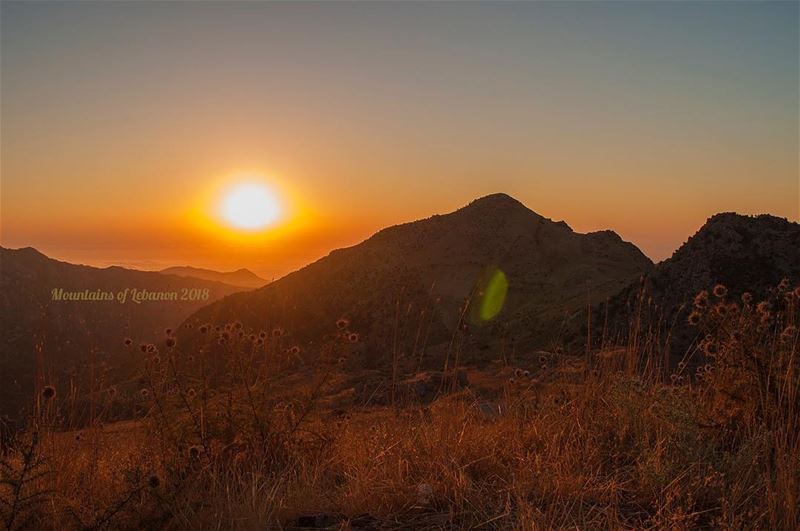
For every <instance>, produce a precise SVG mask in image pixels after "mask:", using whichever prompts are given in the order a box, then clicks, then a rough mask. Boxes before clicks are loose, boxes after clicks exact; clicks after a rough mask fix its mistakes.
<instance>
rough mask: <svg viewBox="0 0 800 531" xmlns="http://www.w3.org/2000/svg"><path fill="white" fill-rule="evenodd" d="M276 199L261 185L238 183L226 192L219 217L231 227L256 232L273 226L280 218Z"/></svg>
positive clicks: (271, 192)
mask: <svg viewBox="0 0 800 531" xmlns="http://www.w3.org/2000/svg"><path fill="white" fill-rule="evenodd" d="M281 211H282V209H281V205H280V201H278V197H277V196H276V195H275V193H274V192H273V191H272V189H270V188H269V187H268V186H267V185H265V184H262V183H239V184H235V185H233V186H231V187H230V189H228V190H227V192H226V193H225V194H224V196H223V198H222V201H221V203H220V215H221V217H222V219H223V220H224V221H225V222H226V223H227V224H228V225H230V226H231V227H234V228H236V229H240V230H246V231H257V230H260V229H264V228H266V227H269V226H271V225H274V224H275V222H277V221H278V220H279V219H280V217H281Z"/></svg>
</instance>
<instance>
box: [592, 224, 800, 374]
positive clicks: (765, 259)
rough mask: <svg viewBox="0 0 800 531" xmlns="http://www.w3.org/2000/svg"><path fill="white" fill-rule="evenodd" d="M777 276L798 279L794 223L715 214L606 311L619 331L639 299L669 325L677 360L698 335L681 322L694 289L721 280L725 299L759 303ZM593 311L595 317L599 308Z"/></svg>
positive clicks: (798, 228)
mask: <svg viewBox="0 0 800 531" xmlns="http://www.w3.org/2000/svg"><path fill="white" fill-rule="evenodd" d="M783 279H789V282H790V284H789V285H790V286H794V285H796V284H797V282H798V280H800V224H797V223H794V222H790V221H788V220H786V219H784V218H779V217H775V216H771V215H766V214H763V215H759V216H743V215H740V214H735V213H721V214H716V215H714V216H712V217H710V218H709V219H708V220H707V221H706V223H705V224H704V225H703V226H702V227H701V228H700V229H699V230H698V231H697V233H695V234H694V235H693V236H692V237H690V238H689V239H688V241H686V243H684V244H683V245H682V246H681V247H680V248H679V249H678V250H677V251H675V253H674V254H673V255H672V256H671V257H670V258H668V259H667V260H664V261H663V262H661V263H659V264H658V265H657V266H656V267H655V269H654V270H653V271H652V272H651V273H650V274H649V275H647V276H646V278H645V279H644V283H643V284H639V283H637V284H636V285H633V286H630V287H629V288H628V289H626V290H625V291H624V292H622V293H620V294H619V295H617V296H616V297H615V298H614V299H612V301H611V302H610V303H609V313H610V314H611V315H612V320H613V321H615V324H616V326H617V330H616V331H617V332H618V333H619V334H620V335H624V333H625V332H626V331H627V328H628V326H629V322H630V318H631V313H632V312H633V311H635V308H637V301H638V300H639V299H640V298H641V299H642V300H643V301H645V306H647V309H646V311H644V312H642V314H643V315H646V316H647V315H649V316H650V318H652V320H653V322H654V323H655V322H656V321H660V322H662V324H664V323H665V324H666V325H667V326H670V327H671V345H672V349H671V350H672V353H673V357H674V358H675V360H678V359H680V358H681V357H682V356H683V354H684V353H685V351H686V349H687V348H688V347H689V346H690V344H691V342H692V340H693V339H694V338H695V336H696V335H697V333H698V332H697V330H696V329H694V328H692V327H690V326H688V324H687V317H688V315H689V312H690V311H691V309H692V303H693V299H694V297H695V295H696V294H697V293H698V292H700V291H702V290H708V291H709V292H710V291H711V289H712V288H713V287H714V286H715V285H717V284H722V285H724V286H725V287H726V288H727V296H726V300H728V301H732V302H737V303H738V302H740V301H741V296H742V294H743V293H745V292H748V293H750V294H751V295H752V296H753V298H754V300H755V301H759V300H763V299H770V298H774V297H776V296H777V295H779V293H777V290H776V287H777V286H778V285H779V284H780V282H781V281H782V280H783ZM596 310H597V313H598V318H599V315H600V314H602V313H603V312H604V311H605V308H597V309H596ZM673 323H674V325H673Z"/></svg>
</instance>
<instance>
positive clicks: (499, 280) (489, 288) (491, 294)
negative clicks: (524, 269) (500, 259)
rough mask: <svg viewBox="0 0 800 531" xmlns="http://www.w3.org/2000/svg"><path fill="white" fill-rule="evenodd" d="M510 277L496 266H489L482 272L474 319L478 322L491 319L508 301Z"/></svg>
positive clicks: (477, 289) (473, 312) (477, 291)
mask: <svg viewBox="0 0 800 531" xmlns="http://www.w3.org/2000/svg"><path fill="white" fill-rule="evenodd" d="M507 294H508V279H507V278H506V274H505V273H503V271H501V270H500V269H498V268H496V267H489V268H487V269H486V270H484V272H483V274H481V277H480V279H479V280H478V284H477V286H476V300H475V302H476V303H477V304H474V305H473V307H472V308H473V311H472V312H471V316H472V321H473V322H474V323H476V324H479V323H485V322H487V321H491V320H492V319H494V318H495V317H497V314H498V313H500V311H501V310H502V309H503V306H504V305H505V302H506V295H507Z"/></svg>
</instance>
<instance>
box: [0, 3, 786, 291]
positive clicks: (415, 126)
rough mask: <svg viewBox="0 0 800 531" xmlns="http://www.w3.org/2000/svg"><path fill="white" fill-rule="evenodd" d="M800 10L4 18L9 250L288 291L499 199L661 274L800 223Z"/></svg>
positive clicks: (428, 10) (566, 8) (224, 7)
mask: <svg viewBox="0 0 800 531" xmlns="http://www.w3.org/2000/svg"><path fill="white" fill-rule="evenodd" d="M798 5H799V4H798V3H796V2H783V3H769V2H757V3H756V2H750V3H744V2H742V3H732V2H700V3H688V2H660V3H649V2H648V3H645V2H619V3H603V2H592V3H588V2H570V3H558V4H556V3H505V2H500V3H462V4H459V3H452V2H445V3H405V2H402V3H400V2H398V3H380V4H367V3H343V2H329V3H316V2H302V3H231V2H224V3H223V2H218V3H195V2H181V3H179V2H169V3H152V2H129V3H123V4H118V3H99V2H91V3H90V2H86V3H76V2H70V3H58V4H56V3H45V2H36V3H11V2H3V3H2V43H1V44H2V70H1V73H2V124H1V125H2V146H1V147H2V189H1V192H2V205H1V206H2V210H1V211H0V212H1V216H2V219H1V221H2V224H1V225H0V231H1V234H0V236H1V238H0V240H1V241H2V245H3V246H6V247H22V246H34V247H36V248H38V249H39V250H41V251H42V252H44V253H46V254H48V255H50V256H53V257H55V258H59V259H62V260H67V261H71V262H80V263H88V264H92V265H100V266H105V265H110V264H123V265H129V266H133V267H139V268H144V269H156V268H162V267H167V266H170V265H183V264H191V265H195V266H199V267H210V268H215V269H223V270H224V269H236V268H239V267H248V268H250V269H252V270H253V271H255V272H257V273H259V274H261V275H262V276H265V277H266V278H271V277H273V276H279V275H282V274H284V273H286V272H288V271H290V270H293V269H295V268H297V267H299V266H301V265H304V264H306V263H308V262H310V261H312V260H314V259H316V258H319V257H321V256H323V255H325V254H327V252H328V251H330V250H331V249H333V248H336V247H342V246H346V245H351V244H354V243H357V242H358V241H360V240H362V239H364V238H366V237H368V236H370V235H371V234H372V233H374V232H375V231H376V230H378V229H380V228H382V227H384V226H386V225H392V224H396V223H400V222H405V221H410V220H414V219H418V218H421V217H427V216H429V215H432V214H434V213H444V212H448V211H451V210H454V209H456V208H458V207H461V206H463V205H465V204H466V203H468V202H469V201H471V200H472V199H474V198H477V197H479V196H482V195H486V194H489V193H494V192H505V193H508V194H510V195H512V196H514V197H516V198H517V199H519V200H521V201H522V202H523V203H525V204H526V205H527V206H528V207H530V208H531V209H533V210H534V211H536V212H538V213H540V214H542V215H543V216H546V217H549V218H552V219H555V220H562V219H563V220H565V221H566V222H567V223H568V224H569V225H570V226H571V227H572V228H573V229H575V230H577V231H580V232H587V231H592V230H599V229H612V230H615V231H617V232H618V233H619V234H620V235H621V236H622V237H623V238H624V239H626V240H630V241H632V242H633V243H635V244H636V245H638V246H639V247H640V248H641V249H642V250H643V251H644V252H645V253H646V254H647V255H648V256H650V258H652V259H654V260H661V259H664V258H666V257H667V256H669V255H670V254H671V253H672V251H674V250H675V249H676V248H677V247H678V246H679V245H680V244H681V243H683V242H684V241H685V239H686V238H687V237H688V236H689V235H691V234H692V233H694V232H695V231H696V230H697V229H698V228H699V227H700V226H701V225H702V224H703V222H704V221H705V219H706V218H708V217H709V216H711V215H712V214H714V213H716V212H720V211H736V212H740V213H749V214H755V213H771V214H775V215H779V216H783V217H788V218H790V219H792V220H797V219H798V208H799V207H798V204H799V203H800V191H799V190H798V179H799V177H798V117H799V115H800V109H799V106H800V103H799V102H800V89H799V88H798V85H799V81H798V79H799V78H800V74H799V72H798V53H799V52H798V50H799V46H800V43H799V42H798V19H799V17H800V13H799V12H798ZM240 181H241V182H244V181H247V182H252V181H259V182H264V183H266V184H267V185H268V186H269V187H270V188H271V190H273V192H274V194H275V197H276V198H277V201H278V203H279V204H280V207H281V208H280V210H281V214H280V216H279V219H278V220H277V221H276V222H275V224H274V225H273V226H271V227H270V228H268V229H266V230H264V231H261V232H245V231H240V230H238V229H236V228H235V227H232V226H230V225H229V224H226V223H225V221H224V220H222V219H219V217H218V216H217V215H216V213H217V210H218V208H219V204H220V202H221V201H222V200H223V198H224V195H225V191H226V190H228V189H229V188H230V187H231V186H232V185H234V184H235V183H238V182H240Z"/></svg>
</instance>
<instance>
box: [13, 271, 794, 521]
mask: <svg viewBox="0 0 800 531" xmlns="http://www.w3.org/2000/svg"><path fill="white" fill-rule="evenodd" d="M701 299H703V300H700V301H699V302H698V303H697V308H696V316H695V317H692V318H691V319H692V321H693V323H695V324H696V325H697V327H698V329H699V330H701V331H702V333H701V334H700V342H699V343H698V345H697V347H698V349H703V351H704V352H705V353H706V355H707V364H706V362H705V361H706V360H705V359H704V361H703V363H693V362H694V361H699V355H700V353H699V352H694V351H693V352H691V353H690V354H689V355H688V357H687V359H686V362H685V363H682V364H681V365H680V366H679V367H678V369H677V371H676V372H675V373H674V374H673V375H671V377H670V376H667V377H666V378H658V377H655V376H653V375H652V374H651V373H648V375H647V376H645V375H643V374H642V373H641V372H638V371H635V370H633V371H631V367H636V366H642V365H643V364H642V363H631V360H630V356H631V349H630V348H620V349H616V350H615V349H611V348H606V349H604V350H603V351H602V352H596V353H593V356H594V359H595V360H597V361H596V362H595V363H594V366H595V367H597V368H596V369H594V370H592V371H588V370H584V369H585V367H584V365H583V363H584V361H583V356H581V361H577V360H576V359H572V358H569V357H565V358H564V359H562V360H561V361H560V362H559V363H553V364H552V365H551V366H550V367H548V368H545V369H537V370H536V371H534V374H533V375H530V376H527V375H524V376H522V375H519V374H517V375H515V376H513V378H514V382H513V383H509V382H508V375H509V373H510V374H513V369H509V368H504V369H502V370H500V369H498V370H494V369H488V370H486V371H484V372H482V373H480V374H476V378H475V379H476V380H480V381H482V382H492V381H494V382H498V383H497V389H496V391H497V392H496V393H495V394H494V395H493V396H492V397H491V398H488V399H487V398H486V396H479V395H478V394H477V392H476V391H474V390H470V389H462V390H460V391H454V392H450V393H448V394H445V395H442V396H440V397H439V399H438V400H436V401H435V402H433V403H431V404H428V405H423V404H417V405H413V404H412V405H408V406H405V407H365V406H361V407H358V406H353V407H351V408H348V409H347V410H345V411H339V410H334V409H332V408H331V407H330V406H329V401H328V400H327V398H326V397H327V396H328V395H329V394H330V393H332V392H333V391H332V387H333V386H334V383H335V382H337V375H340V374H341V373H342V372H343V371H342V368H341V366H340V365H341V359H342V358H343V357H345V358H346V357H347V356H348V349H349V348H351V347H350V346H349V343H347V342H338V343H337V342H336V341H335V340H334V342H333V343H331V344H330V345H327V346H326V347H325V348H324V349H322V351H321V352H319V353H315V354H314V358H313V359H312V358H311V357H310V354H308V353H303V356H306V359H303V360H302V361H303V365H302V366H299V365H298V364H299V363H300V362H297V363H295V362H293V361H292V358H293V357H295V358H296V357H298V356H293V357H292V356H290V357H285V356H283V355H284V354H286V353H287V350H286V347H287V345H282V344H281V341H280V339H281V337H280V334H279V333H277V332H276V333H275V337H274V338H270V337H271V336H272V334H268V335H269V336H270V337H267V338H265V341H264V342H265V343H266V344H265V345H264V348H251V347H246V348H245V346H244V345H246V344H248V345H251V344H253V340H252V339H250V338H248V337H245V336H247V334H244V335H243V337H242V338H239V339H237V336H238V334H237V332H236V331H237V330H238V329H237V328H236V327H237V326H239V325H235V324H232V325H230V326H229V327H228V335H227V337H228V339H227V343H226V342H223V344H222V345H217V346H221V347H223V348H224V349H225V352H226V356H227V357H226V359H227V363H228V365H227V366H225V367H224V371H222V373H221V374H224V375H225V376H224V377H220V376H219V374H214V375H212V374H211V367H205V366H204V365H203V363H202V362H201V361H200V360H194V359H191V360H188V359H186V357H185V355H184V354H182V353H180V351H179V350H178V349H177V347H176V348H174V349H168V350H167V351H165V352H163V353H156V352H150V353H148V354H146V356H145V358H144V359H145V360H146V363H145V370H144V377H143V379H142V381H141V388H142V389H146V392H144V393H142V395H141V396H140V397H139V398H138V400H139V402H138V406H137V407H139V408H140V412H141V415H140V418H138V419H137V420H134V421H129V422H126V423H115V424H110V425H107V426H103V425H102V423H101V419H95V421H94V422H92V423H90V424H89V425H88V427H86V428H84V429H82V430H80V431H76V430H70V431H65V430H64V429H63V427H62V428H61V429H56V427H57V426H58V422H59V419H60V418H64V417H65V415H63V414H62V413H59V412H58V408H57V406H56V405H55V404H56V403H57V401H58V397H55V398H51V399H49V400H44V401H43V405H42V408H41V411H40V415H39V417H38V419H37V421H36V422H35V423H33V425H32V427H31V430H30V431H28V432H27V433H26V434H23V436H21V437H20V439H19V441H20V442H19V443H18V446H17V449H18V450H21V449H24V448H25V447H26V446H25V442H26V441H29V440H30V437H31V434H32V433H38V434H39V435H40V439H41V440H40V442H39V444H37V445H35V446H36V452H35V453H36V455H37V456H38V457H39V458H41V459H43V460H44V461H43V464H42V466H43V467H45V468H46V472H45V473H44V474H43V475H41V476H39V477H37V478H35V479H33V480H32V481H26V482H24V486H23V487H21V488H20V489H18V490H19V491H21V492H20V494H19V496H17V497H18V498H24V497H25V496H30V495H32V494H37V493H42V494H41V495H40V496H37V497H35V498H30V499H28V500H27V501H26V500H24V499H23V500H22V501H21V502H19V503H15V502H14V501H13V498H14V495H13V492H12V490H13V489H12V488H13V487H14V486H15V485H20V484H19V483H14V481H15V479H14V478H15V477H17V476H15V475H14V474H18V473H19V471H20V470H21V466H22V461H21V459H20V455H21V454H20V453H19V452H18V451H15V452H12V454H11V455H10V457H9V458H8V459H7V463H8V465H7V467H6V469H7V470H6V471H4V476H3V477H4V482H5V484H6V487H9V488H6V489H5V490H4V491H0V492H2V497H3V499H4V500H5V501H4V504H3V505H2V510H3V512H2V514H3V516H4V520H5V521H6V522H11V524H12V527H15V526H18V525H22V522H24V521H26V519H27V518H31V520H29V521H28V522H29V525H31V526H33V527H36V528H40V529H54V528H61V529H72V528H75V529H83V528H90V529H99V528H115V529H116V528H131V529H132V528H160V527H166V528H172V529H195V528H212V529H263V528H264V527H265V526H271V527H275V528H293V527H302V526H307V527H315V526H316V527H322V526H328V527H331V528H335V529H338V528H344V529H347V528H364V527H368V528H369V527H371V528H387V529H390V528H416V529H426V528H427V529H448V528H458V529H461V528H480V529H551V528H582V529H665V528H669V529H691V528H709V527H713V528H722V529H754V528H760V529H787V530H788V529H796V528H798V526H799V525H800V507H799V506H798V504H800V434H799V433H798V432H799V430H798V428H799V425H798V421H800V417H799V416H798V415H799V413H798V411H799V409H798V405H800V403H799V402H798V396H799V395H798V391H800V387H799V386H800V384H799V383H798V382H799V381H800V379H799V378H798V371H797V367H796V363H797V361H796V354H797V347H798V334H797V329H796V328H795V327H796V324H797V323H796V320H797V313H798V312H797V301H798V296H797V295H796V294H793V292H792V291H790V290H789V289H788V286H784V287H783V288H782V289H779V290H777V291H776V293H775V297H774V300H773V301H772V302H771V308H770V309H769V310H767V309H766V308H765V307H764V306H763V305H762V306H761V307H759V306H757V305H755V304H754V303H752V302H751V303H738V302H731V301H727V300H726V299H725V294H723V293H722V290H721V289H720V290H718V292H717V293H716V295H715V294H713V293H712V294H709V295H707V296H701ZM721 304H724V305H726V310H719V305H721ZM759 308H760V309H759ZM223 332H224V330H221V331H220V334H222V333H223ZM343 336H344V335H343ZM247 341H250V343H247ZM261 346H262V345H258V347H261ZM617 353H621V354H620V357H621V358H622V359H621V360H620V361H619V363H615V362H614V359H615V356H616V355H617ZM295 354H296V353H295ZM155 356H158V360H157V363H156V362H155V359H154V357H155ZM277 360H281V361H280V363H278V361H277ZM309 366H313V367H315V369H314V370H313V371H312V370H310V369H308V367H309ZM392 366H393V368H392V370H387V371H386V378H387V381H392V382H394V380H395V379H396V378H393V377H392V374H393V373H395V372H396V369H397V361H396V360H394V359H393V363H392ZM302 367H306V368H305V369H303V368H302ZM690 368H691V370H692V372H691V373H690V372H689V370H690ZM492 371H494V372H492ZM298 374H302V377H298V376H297V375H298ZM290 375H294V377H295V380H293V381H292V385H291V393H288V392H286V389H285V388H281V387H280V384H279V382H286V381H288V380H287V379H288V378H291V376H290ZM219 378H222V379H221V380H220V379H219ZM215 379H216V380H215ZM212 381H213V382H214V383H213V385H212V384H211V383H210V382H212ZM329 391H330V392H329ZM97 409H98V410H102V409H103V408H102V407H98V408H97ZM28 447H31V446H28ZM18 501H19V500H18ZM12 506H13V507H14V508H13V511H15V512H16V514H15V516H14V518H13V521H11V520H10V519H9V515H10V514H11V511H12Z"/></svg>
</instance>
